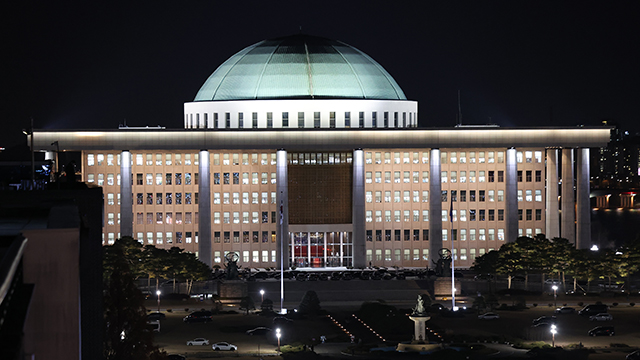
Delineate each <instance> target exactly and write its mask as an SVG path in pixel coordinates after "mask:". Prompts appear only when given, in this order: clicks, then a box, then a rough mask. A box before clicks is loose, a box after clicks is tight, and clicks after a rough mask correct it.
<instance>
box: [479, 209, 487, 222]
mask: <svg viewBox="0 0 640 360" xmlns="http://www.w3.org/2000/svg"><path fill="white" fill-rule="evenodd" d="M485 213H486V210H479V211H478V221H484V220H485Z"/></svg>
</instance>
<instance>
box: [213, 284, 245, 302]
mask: <svg viewBox="0 0 640 360" xmlns="http://www.w3.org/2000/svg"><path fill="white" fill-rule="evenodd" d="M247 294H248V290H247V283H246V282H244V281H242V280H225V281H224V282H223V281H221V282H219V283H218V295H220V298H221V299H220V300H221V301H222V302H230V301H231V302H240V300H241V299H242V298H243V297H246V296H247Z"/></svg>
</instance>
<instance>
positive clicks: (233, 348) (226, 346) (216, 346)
mask: <svg viewBox="0 0 640 360" xmlns="http://www.w3.org/2000/svg"><path fill="white" fill-rule="evenodd" d="M211 348H212V349H213V350H215V351H220V350H229V351H236V350H238V347H237V346H235V345H233V344H229V343H228V342H219V343H215V344H213V345H211Z"/></svg>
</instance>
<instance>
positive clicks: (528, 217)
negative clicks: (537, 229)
mask: <svg viewBox="0 0 640 360" xmlns="http://www.w3.org/2000/svg"><path fill="white" fill-rule="evenodd" d="M526 214H527V221H531V219H532V218H533V216H532V215H533V211H531V209H527V212H526Z"/></svg>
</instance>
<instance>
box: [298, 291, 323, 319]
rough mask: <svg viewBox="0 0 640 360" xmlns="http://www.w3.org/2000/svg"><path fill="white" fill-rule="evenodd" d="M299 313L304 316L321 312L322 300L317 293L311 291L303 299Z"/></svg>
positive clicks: (299, 306)
mask: <svg viewBox="0 0 640 360" xmlns="http://www.w3.org/2000/svg"><path fill="white" fill-rule="evenodd" d="M298 311H300V312H301V313H303V314H316V313H318V311H320V299H319V298H318V294H316V292H315V291H313V290H309V291H307V292H306V293H305V294H304V297H302V301H300V305H298Z"/></svg>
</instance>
